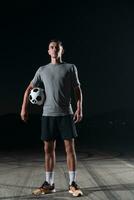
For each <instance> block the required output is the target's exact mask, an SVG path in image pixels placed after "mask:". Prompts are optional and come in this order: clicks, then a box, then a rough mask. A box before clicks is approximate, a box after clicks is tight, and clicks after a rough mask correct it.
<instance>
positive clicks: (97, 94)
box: [0, 0, 134, 116]
mask: <svg viewBox="0 0 134 200" xmlns="http://www.w3.org/2000/svg"><path fill="white" fill-rule="evenodd" d="M42 2H43V1H34V0H33V1H27V2H24V1H18V2H17V1H16V2H12V1H11V2H10V3H8V2H5V3H3V5H1V12H0V18H1V21H0V27H1V31H0V38H1V45H0V77H1V78H0V83H1V98H0V99H1V100H0V101H1V103H0V114H1V115H3V114H7V113H19V112H20V108H21V103H22V98H23V93H24V90H25V88H26V86H27V85H28V84H29V82H30V80H31V79H32V78H33V76H34V73H35V71H36V70H37V69H38V67H39V66H40V65H44V64H47V63H48V62H49V57H48V55H47V45H48V41H49V40H50V39H51V38H59V39H61V40H62V41H63V44H64V47H65V55H64V57H63V59H64V60H65V61H66V62H71V63H74V64H76V66H77V68H78V71H79V78H80V81H81V87H82V90H83V95H84V113H85V115H87V116H88V115H92V114H96V113H104V112H112V111H114V110H118V109H119V110H120V109H134V103H133V102H134V94H133V85H134V78H133V74H134V69H133V68H134V59H133V54H134V48H133V46H134V37H133V35H134V4H133V3H129V2H128V1H120V2H117V1H115V2H114V1H103V2H102V1H93V2H90V1H83V2H80V3H78V2H77V1H72V2H69V1H66V2H64V1H62V2H59V1H44V3H42Z"/></svg>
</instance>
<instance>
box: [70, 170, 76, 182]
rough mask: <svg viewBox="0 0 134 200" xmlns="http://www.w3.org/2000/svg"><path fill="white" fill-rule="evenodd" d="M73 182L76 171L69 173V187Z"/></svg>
mask: <svg viewBox="0 0 134 200" xmlns="http://www.w3.org/2000/svg"><path fill="white" fill-rule="evenodd" d="M73 181H74V182H76V171H69V185H71V184H72V182H73Z"/></svg>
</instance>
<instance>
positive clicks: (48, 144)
mask: <svg viewBox="0 0 134 200" xmlns="http://www.w3.org/2000/svg"><path fill="white" fill-rule="evenodd" d="M54 151H55V142H54V141H45V142H44V152H45V154H52V153H53V152H54Z"/></svg>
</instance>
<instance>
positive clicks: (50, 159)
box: [21, 40, 83, 196]
mask: <svg viewBox="0 0 134 200" xmlns="http://www.w3.org/2000/svg"><path fill="white" fill-rule="evenodd" d="M63 53H64V49H63V45H62V43H61V42H60V41H58V40H51V41H50V43H49V46H48V54H49V56H50V57H51V62H50V63H49V64H47V65H45V66H41V67H40V68H39V69H38V70H37V72H36V73H35V76H34V78H33V80H32V81H31V82H30V84H29V86H28V87H27V89H26V91H25V93H24V97H23V103H22V109H21V118H22V120H23V121H24V122H26V121H27V119H28V109H27V107H28V102H29V100H28V97H29V93H30V91H31V89H32V88H33V87H36V86H38V85H39V84H40V83H43V85H44V90H45V95H46V99H45V102H44V105H43V113H42V132H41V139H42V140H43V141H44V152H45V182H44V183H43V184H42V186H41V187H39V188H37V189H36V190H34V191H33V194H34V195H38V194H47V193H51V192H55V185H54V166H55V148H56V138H57V136H58V134H60V136H61V138H62V139H63V140H64V145H65V151H66V155H67V167H68V171H69V180H70V181H69V193H71V194H72V195H73V196H81V195H83V193H82V191H81V190H80V188H79V187H78V186H77V184H76V153H75V146H74V138H75V137H77V132H76V127H75V123H77V122H80V121H81V119H82V91H81V87H80V82H79V79H78V73H77V68H76V66H75V65H74V64H69V63H65V62H63V61H62V54H63ZM72 88H73V90H74V94H75V99H76V107H77V108H76V111H75V113H73V110H72V106H71V89H72Z"/></svg>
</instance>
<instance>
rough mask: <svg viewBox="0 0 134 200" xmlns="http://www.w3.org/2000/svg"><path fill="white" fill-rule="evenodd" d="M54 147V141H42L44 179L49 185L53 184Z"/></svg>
mask: <svg viewBox="0 0 134 200" xmlns="http://www.w3.org/2000/svg"><path fill="white" fill-rule="evenodd" d="M55 147H56V141H44V152H45V172H46V177H45V178H46V181H47V182H48V183H49V184H51V185H52V184H53V183H54V167H55Z"/></svg>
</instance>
